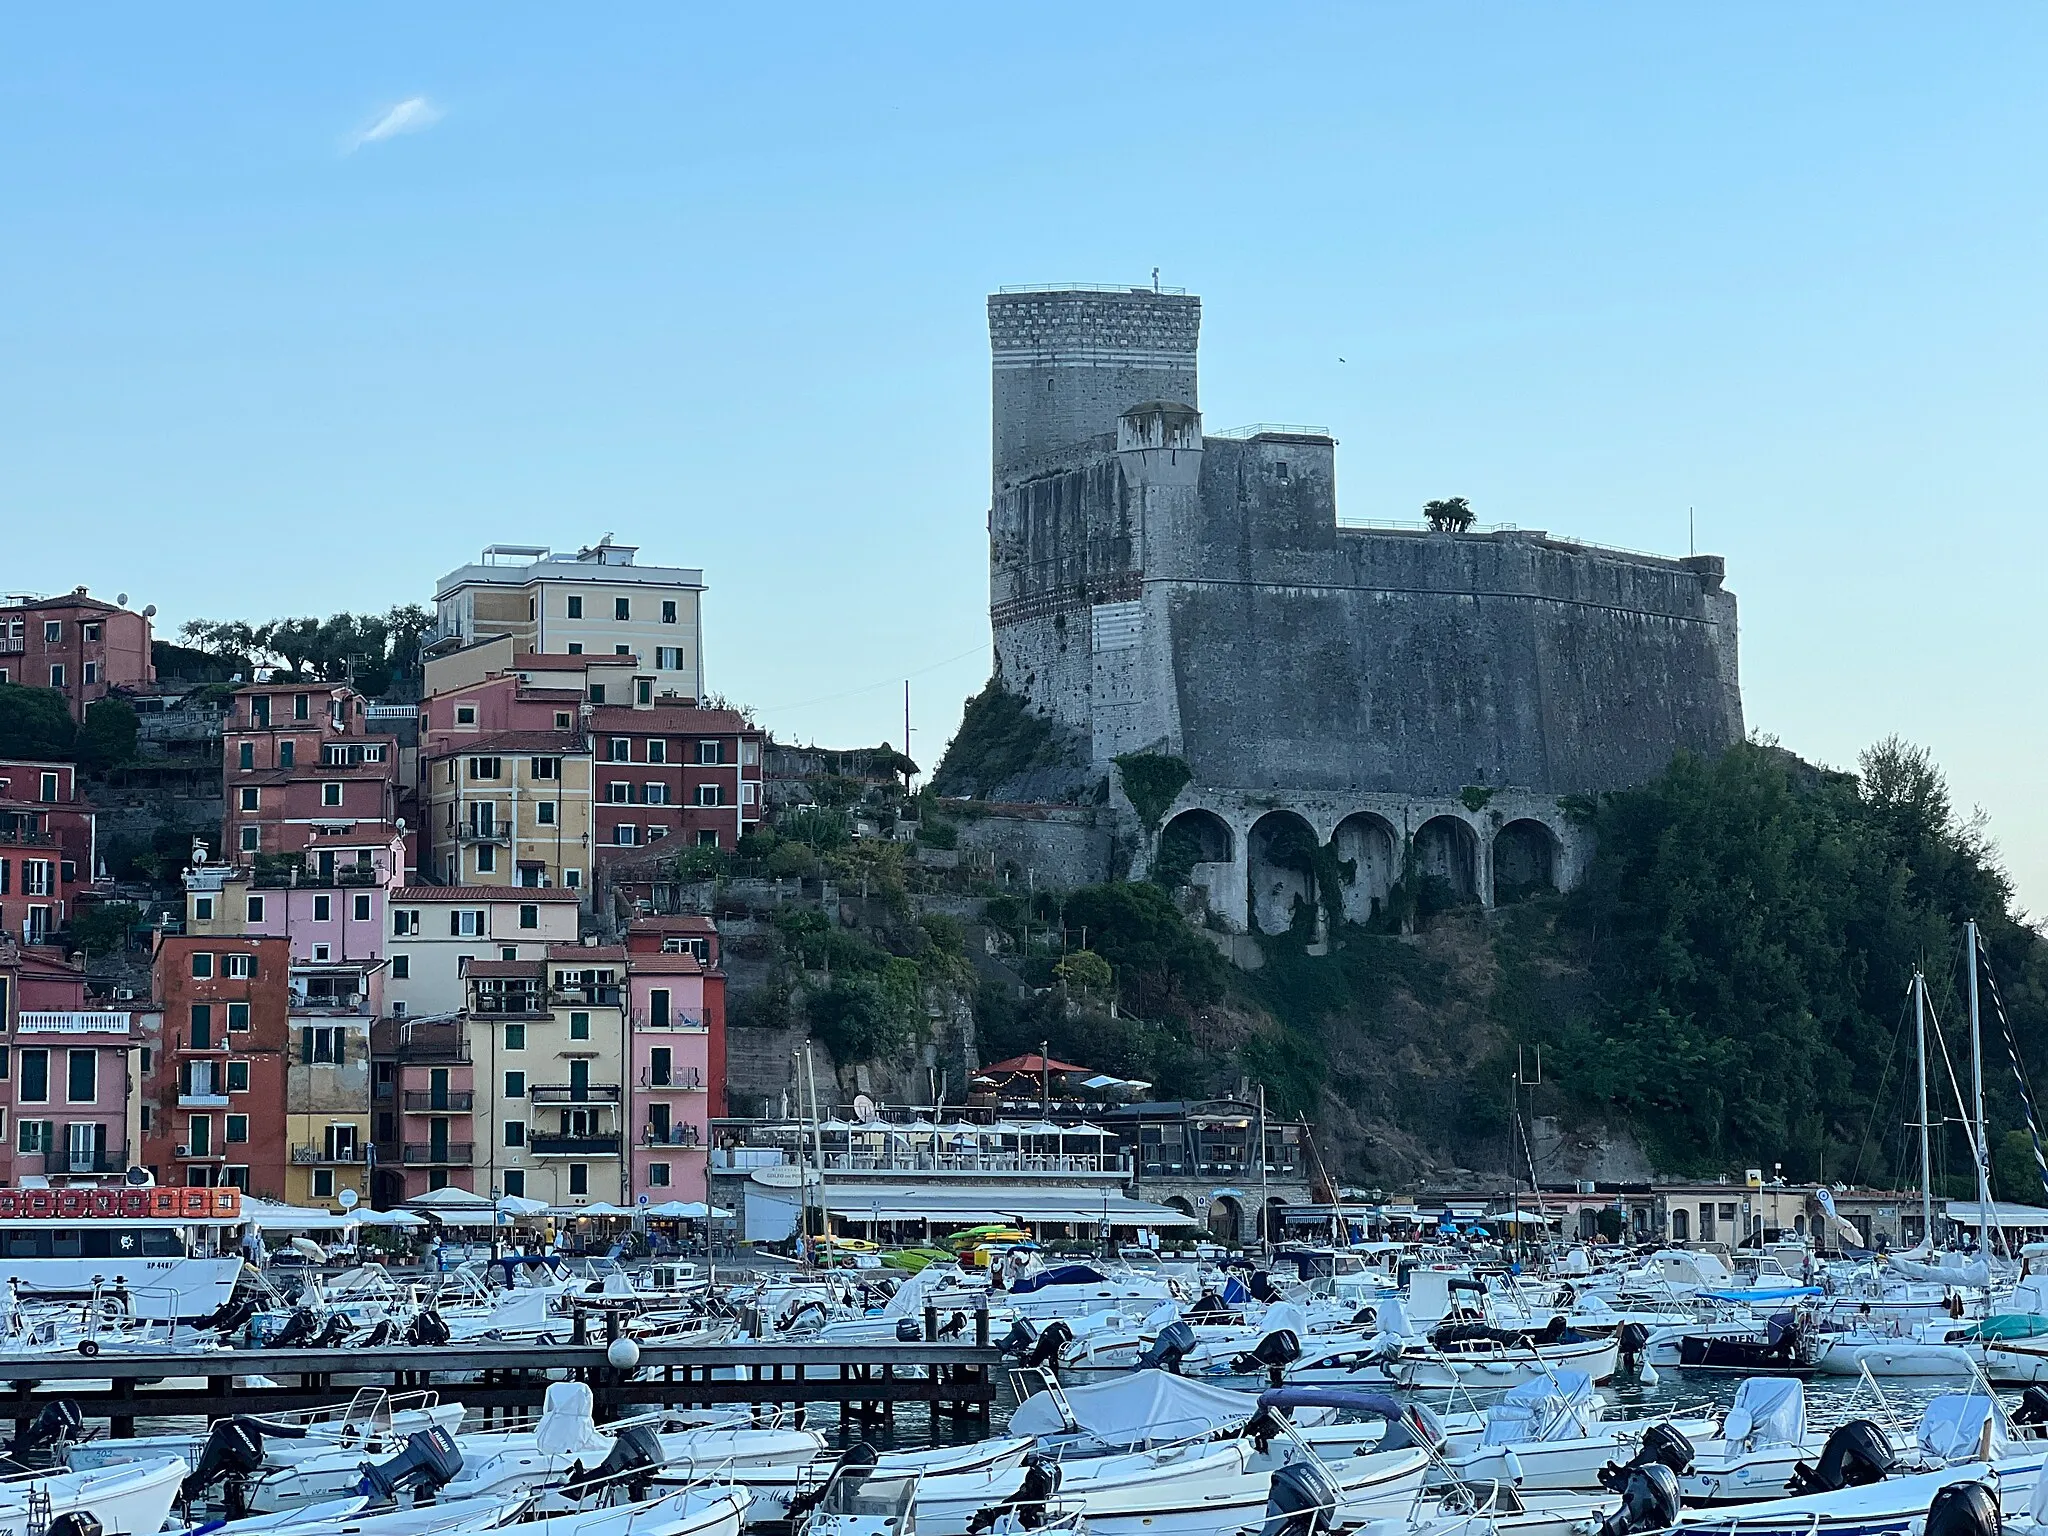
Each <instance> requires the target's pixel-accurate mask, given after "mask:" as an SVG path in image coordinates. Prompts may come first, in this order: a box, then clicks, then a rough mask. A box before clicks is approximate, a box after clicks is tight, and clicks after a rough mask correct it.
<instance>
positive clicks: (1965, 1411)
mask: <svg viewBox="0 0 2048 1536" xmlns="http://www.w3.org/2000/svg"><path fill="white" fill-rule="evenodd" d="M1987 1424H1988V1425H1990V1428H1991V1442H1990V1447H1989V1455H1988V1456H1986V1457H1985V1458H1984V1459H1986V1460H1990V1461H1996V1460H1997V1459H1998V1455H1999V1452H2001V1451H2002V1450H2004V1449H2005V1412H2004V1410H2003V1409H2001V1408H2000V1407H1999V1405H1998V1403H1997V1401H1996V1400H1995V1399H1992V1398H1989V1397H1986V1396H1985V1395H1984V1394H1983V1393H1982V1392H1944V1393H1943V1394H1942V1395H1941V1396H1940V1397H1937V1398H1936V1399H1934V1401H1933V1402H1931V1403H1929V1404H1928V1405H1927V1409H1926V1411H1925V1412H1924V1413H1922V1414H1921V1415H1920V1429H1919V1432H1918V1433H1917V1434H1916V1435H1915V1436H1914V1438H1915V1439H1916V1440H1918V1441H1919V1443H1920V1450H1921V1452H1922V1454H1924V1455H1927V1456H1931V1457H1933V1458H1934V1459H1935V1460H1937V1461H1975V1460H1977V1459H1979V1448H1980V1447H1981V1446H1983V1445H1984V1431H1985V1426H1986V1425H1987Z"/></svg>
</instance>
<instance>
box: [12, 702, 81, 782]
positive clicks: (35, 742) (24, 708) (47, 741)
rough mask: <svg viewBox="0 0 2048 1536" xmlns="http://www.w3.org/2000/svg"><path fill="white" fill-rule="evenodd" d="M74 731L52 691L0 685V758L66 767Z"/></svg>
mask: <svg viewBox="0 0 2048 1536" xmlns="http://www.w3.org/2000/svg"><path fill="white" fill-rule="evenodd" d="M77 737H78V727H77V726H76V725H75V724H74V723H73V722H72V719H71V711H70V709H69V708H67V707H66V706H65V703H64V695H63V694H61V693H59V692H57V690H56V689H54V688H28V687H24V686H23V685H22V684H20V683H0V757H9V758H17V759H22V760H26V761H28V762H36V763H68V762H70V761H71V752H72V746H73V743H74V742H75V741H76V740H77Z"/></svg>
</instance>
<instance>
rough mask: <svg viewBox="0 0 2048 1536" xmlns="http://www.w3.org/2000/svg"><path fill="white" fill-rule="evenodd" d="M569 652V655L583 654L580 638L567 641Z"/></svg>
mask: <svg viewBox="0 0 2048 1536" xmlns="http://www.w3.org/2000/svg"><path fill="white" fill-rule="evenodd" d="M569 654H570V655H571V656H581V655H582V654H583V642H582V641H580V640H571V641H570V642H569Z"/></svg>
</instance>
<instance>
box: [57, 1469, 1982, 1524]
mask: <svg viewBox="0 0 2048 1536" xmlns="http://www.w3.org/2000/svg"><path fill="white" fill-rule="evenodd" d="M2000 1519H2001V1515H2000V1511H1999V1507H1998V1490H1997V1489H1995V1488H1993V1487H1991V1485H1990V1484H1988V1483H1974V1482H1972V1483H1950V1484H1949V1485H1948V1486H1947V1487H1946V1488H1944V1489H1942V1490H1941V1491H1940V1492H1939V1493H1937V1494H1935V1496H1934V1502H1933V1503H1932V1504H1929V1505H1928V1506H1927V1526H1926V1536H1998V1532H1999V1522H2000ZM52 1529H53V1530H54V1529H55V1527H52Z"/></svg>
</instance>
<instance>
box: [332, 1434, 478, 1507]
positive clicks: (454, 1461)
mask: <svg viewBox="0 0 2048 1536" xmlns="http://www.w3.org/2000/svg"><path fill="white" fill-rule="evenodd" d="M461 1470H462V1452H460V1451H459V1450H457V1449H456V1448H455V1439H454V1437H453V1436H452V1435H450V1434H449V1433H448V1431H447V1430H445V1429H443V1428H441V1426H440V1425H438V1424H436V1425H434V1426H433V1427H432V1428H431V1429H422V1430H419V1431H417V1432H416V1433H414V1434H412V1435H411V1436H409V1437H408V1438H407V1439H406V1442H405V1449H404V1450H402V1451H400V1452H399V1453H398V1454H397V1455H396V1456H394V1457H392V1458H391V1459H390V1460H389V1461H378V1462H369V1461H366V1462H364V1463H363V1479H362V1481H361V1482H359V1483H357V1484H356V1492H357V1493H360V1494H364V1495H366V1496H367V1497H369V1498H372V1499H377V1500H388V1499H392V1498H395V1497H397V1495H398V1494H399V1492H400V1491H401V1490H402V1489H406V1488H411V1489H413V1490H415V1492H414V1498H415V1500H417V1499H418V1498H419V1497H420V1496H422V1495H428V1494H432V1493H433V1491H434V1490H435V1489H436V1488H442V1487H445V1486H446V1485H447V1484H449V1483H450V1482H453V1481H454V1479H455V1474H456V1473H458V1472H460V1471H461Z"/></svg>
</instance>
